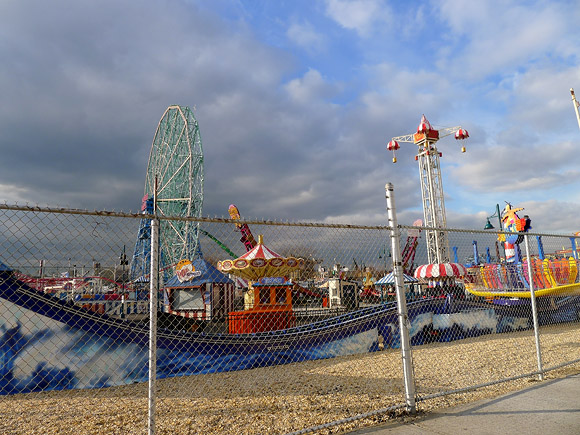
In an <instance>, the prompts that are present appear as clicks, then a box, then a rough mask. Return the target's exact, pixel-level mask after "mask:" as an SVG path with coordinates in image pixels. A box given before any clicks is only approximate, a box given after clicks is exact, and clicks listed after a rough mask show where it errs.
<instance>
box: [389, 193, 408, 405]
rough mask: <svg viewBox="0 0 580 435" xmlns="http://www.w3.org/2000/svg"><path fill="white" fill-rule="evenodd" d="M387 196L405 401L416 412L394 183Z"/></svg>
mask: <svg viewBox="0 0 580 435" xmlns="http://www.w3.org/2000/svg"><path fill="white" fill-rule="evenodd" d="M385 191H386V198H387V216H388V218H389V227H390V228H391V253H392V257H393V276H394V277H395V289H396V293H397V312H398V316H399V330H400V334H401V355H402V358H403V379H404V382H405V402H406V404H407V411H409V412H410V413H412V414H414V413H415V412H416V403H415V379H414V378H413V358H412V354H411V340H410V338H409V326H410V325H409V316H408V313H407V301H406V299H405V284H404V277H403V260H402V258H401V246H400V243H399V227H398V226H397V213H396V209H395V193H394V188H393V184H392V183H387V184H386V185H385Z"/></svg>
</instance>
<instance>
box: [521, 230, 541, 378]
mask: <svg viewBox="0 0 580 435" xmlns="http://www.w3.org/2000/svg"><path fill="white" fill-rule="evenodd" d="M524 243H525V246H526V256H527V258H528V282H529V283H530V300H531V301H532V319H533V321H534V336H535V339H536V355H537V357H538V372H539V374H538V379H539V380H540V381H543V380H544V373H543V369H542V349H541V347H540V327H539V324H538V309H537V307H536V290H535V289H534V276H533V273H532V257H531V255H530V245H529V242H528V235H527V234H525V235H524Z"/></svg>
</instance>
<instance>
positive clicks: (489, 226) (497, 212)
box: [483, 204, 503, 231]
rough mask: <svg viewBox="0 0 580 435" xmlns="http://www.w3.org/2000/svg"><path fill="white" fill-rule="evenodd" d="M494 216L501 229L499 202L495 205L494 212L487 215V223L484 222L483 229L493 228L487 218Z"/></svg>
mask: <svg viewBox="0 0 580 435" xmlns="http://www.w3.org/2000/svg"><path fill="white" fill-rule="evenodd" d="M496 216H497V221H498V222H499V229H500V230H501V231H503V224H502V223H501V211H499V204H496V205H495V213H494V214H492V215H491V216H488V217H487V223H486V224H485V227H483V229H484V230H493V229H494V228H495V227H494V226H493V225H492V224H491V222H490V221H489V220H490V219H491V218H494V217H496Z"/></svg>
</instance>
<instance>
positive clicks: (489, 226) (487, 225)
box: [483, 204, 503, 261]
mask: <svg viewBox="0 0 580 435" xmlns="http://www.w3.org/2000/svg"><path fill="white" fill-rule="evenodd" d="M496 216H497V221H498V223H499V229H500V231H503V224H502V221H501V211H500V209H499V204H496V205H495V213H494V214H492V215H491V216H488V217H487V222H486V224H485V227H483V229H484V230H493V229H494V228H495V227H494V226H493V225H492V224H491V222H490V221H489V220H490V219H492V218H494V217H496ZM495 255H496V257H497V260H498V261H500V257H499V244H498V243H497V240H496V241H495Z"/></svg>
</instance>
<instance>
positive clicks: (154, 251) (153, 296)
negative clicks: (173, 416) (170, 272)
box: [148, 180, 159, 435]
mask: <svg viewBox="0 0 580 435" xmlns="http://www.w3.org/2000/svg"><path fill="white" fill-rule="evenodd" d="M156 181H157V180H156ZM156 187H157V186H156ZM155 190H157V189H155ZM154 202H155V198H154ZM153 210H157V208H156V204H154V208H153ZM158 287H159V219H157V218H154V219H151V270H150V275H149V392H148V397H149V420H148V421H149V423H148V429H149V435H154V434H155V401H156V394H155V380H156V378H157V295H158V291H159V289H158Z"/></svg>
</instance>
